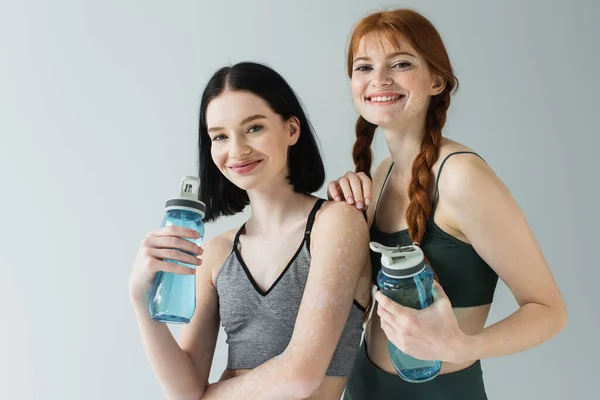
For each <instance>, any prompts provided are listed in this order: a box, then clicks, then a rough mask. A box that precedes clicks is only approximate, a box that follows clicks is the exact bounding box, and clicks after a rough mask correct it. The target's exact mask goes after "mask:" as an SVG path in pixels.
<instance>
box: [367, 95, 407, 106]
mask: <svg viewBox="0 0 600 400" xmlns="http://www.w3.org/2000/svg"><path fill="white" fill-rule="evenodd" d="M404 97H405V96H404V95H402V94H397V95H393V96H372V97H366V98H365V100H366V101H367V103H374V104H391V103H395V102H397V101H398V100H401V99H403V98H404Z"/></svg>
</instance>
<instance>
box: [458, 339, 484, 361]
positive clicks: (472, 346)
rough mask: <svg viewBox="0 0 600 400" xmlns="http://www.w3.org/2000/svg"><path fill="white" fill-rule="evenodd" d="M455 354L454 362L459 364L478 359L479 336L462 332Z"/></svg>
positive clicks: (479, 352)
mask: <svg viewBox="0 0 600 400" xmlns="http://www.w3.org/2000/svg"><path fill="white" fill-rule="evenodd" d="M456 349H457V352H456V355H455V363H457V364H461V363H464V362H467V361H472V360H478V359H479V358H480V357H481V356H480V354H481V351H480V349H481V338H480V336H479V335H477V334H474V335H467V334H464V333H463V334H462V335H461V337H460V340H459V341H458V345H457V346H456Z"/></svg>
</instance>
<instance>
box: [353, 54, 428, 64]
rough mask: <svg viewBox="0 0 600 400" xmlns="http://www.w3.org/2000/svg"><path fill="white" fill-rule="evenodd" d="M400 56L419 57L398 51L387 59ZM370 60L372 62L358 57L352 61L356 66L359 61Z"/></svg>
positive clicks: (367, 58) (366, 59) (366, 58)
mask: <svg viewBox="0 0 600 400" xmlns="http://www.w3.org/2000/svg"><path fill="white" fill-rule="evenodd" d="M398 56H410V57H412V58H417V57H415V55H414V54H412V53H409V52H408V51H397V52H395V53H392V54H390V55H389V56H387V58H394V57H398ZM370 60H371V58H370V57H358V58H355V59H354V61H352V64H354V63H355V62H357V61H370Z"/></svg>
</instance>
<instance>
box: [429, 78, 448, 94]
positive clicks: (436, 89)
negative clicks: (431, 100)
mask: <svg viewBox="0 0 600 400" xmlns="http://www.w3.org/2000/svg"><path fill="white" fill-rule="evenodd" d="M445 88H446V80H445V79H444V78H442V77H441V76H439V75H433V85H432V86H431V93H430V95H431V96H436V95H438V94H440V93H442V92H443V91H444V89H445Z"/></svg>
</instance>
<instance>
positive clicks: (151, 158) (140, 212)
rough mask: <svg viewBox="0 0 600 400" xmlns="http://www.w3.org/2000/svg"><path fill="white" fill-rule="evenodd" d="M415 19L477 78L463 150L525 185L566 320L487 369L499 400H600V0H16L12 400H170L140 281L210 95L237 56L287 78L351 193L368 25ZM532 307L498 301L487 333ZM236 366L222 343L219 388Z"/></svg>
mask: <svg viewBox="0 0 600 400" xmlns="http://www.w3.org/2000/svg"><path fill="white" fill-rule="evenodd" d="M400 5H409V6H413V7H415V8H416V9H417V10H420V11H421V12H423V13H425V14H426V15H427V16H429V17H430V18H431V19H432V20H433V21H434V23H435V24H436V25H437V27H438V28H439V30H440V31H441V33H442V35H443V38H444V39H445V42H446V44H447V47H448V50H449V53H450V55H451V58H452V61H453V63H454V66H455V68H456V72H457V74H458V77H459V79H460V83H461V89H460V91H459V94H458V95H457V97H455V100H454V103H453V106H452V108H451V111H450V116H449V123H448V126H447V128H446V130H445V134H446V135H447V136H449V137H451V138H453V139H455V140H458V141H461V142H463V143H465V144H467V145H469V146H471V147H473V148H474V149H476V150H477V151H478V152H480V154H481V155H482V156H483V157H484V158H485V159H486V160H487V161H488V162H489V164H491V166H492V167H493V168H494V169H495V171H496V172H497V173H498V175H499V176H500V177H501V178H502V179H503V180H504V181H505V182H506V184H507V185H508V186H509V187H510V189H511V191H512V193H513V195H514V196H515V198H516V200H517V201H518V203H519V204H520V205H521V207H522V209H523V211H524V212H525V214H526V216H527V218H528V220H529V222H530V224H531V226H532V228H533V231H534V233H535V235H536V237H537V239H538V240H539V243H540V245H541V247H542V249H543V251H544V253H545V254H546V256H547V259H548V261H549V264H550V267H551V269H552V272H553V273H554V275H555V277H556V279H557V281H558V284H559V285H560V288H561V290H562V292H563V294H564V296H565V299H566V302H567V306H568V309H569V315H570V319H569V323H568V326H567V327H566V329H565V330H564V331H563V332H562V333H560V335H559V336H557V337H556V338H554V339H553V340H551V341H550V342H548V343H546V344H543V345H542V346H539V347H537V348H535V349H533V350H530V351H527V352H524V353H521V354H517V355H513V356H509V357H503V358H499V359H490V360H484V361H483V367H484V371H485V372H484V374H485V380H486V385H487V388H488V391H489V397H490V399H494V400H496V399H548V400H549V399H567V398H571V397H572V396H578V397H582V398H596V397H597V396H598V395H597V394H596V393H595V387H596V385H595V382H594V380H595V378H596V371H597V367H596V365H597V360H598V356H600V353H599V351H598V348H599V346H598V345H597V337H598V325H599V324H598V321H599V317H598V315H599V314H600V313H599V312H598V309H597V299H598V295H597V292H598V290H597V288H598V283H597V282H598V279H599V278H600V272H599V268H598V257H597V249H598V245H597V241H598V237H599V235H598V231H597V226H598V225H599V223H600V220H599V212H598V209H597V200H596V194H597V191H596V187H595V186H596V185H597V183H598V179H597V178H595V177H593V176H594V175H596V174H595V173H594V172H595V171H594V169H595V168H596V164H597V162H598V157H597V156H596V154H597V150H598V145H599V144H600V141H599V139H598V131H597V124H596V121H597V108H598V105H599V102H598V100H597V93H598V89H600V87H599V86H600V85H599V79H598V64H599V61H600V60H599V56H598V44H597V38H598V37H600V28H598V25H597V20H598V17H600V13H599V8H600V7H599V5H598V2H597V1H596V0H589V1H585V0H579V1H567V0H563V1H543V0H540V1H517V0H502V1H500V0H498V1H489V0H486V1H481V0H473V1H456V0H455V1H446V0H436V1H434V0H431V1H406V2H381V1H370V2H369V1H364V0H361V1H348V0H337V1H322V0H320V1H307V0H302V1H300V0H298V1H217V0H213V1H210V2H208V1H170V2H167V1H157V0H146V1H134V0H120V1H114V0H111V1H90V0H88V1H81V0H72V1H67V0H55V1H51V2H50V1H41V0H38V1H32V0H28V1H24V0H13V1H10V0H8V1H7V0H0V113H1V114H0V133H1V142H0V174H1V181H0V182H1V188H2V195H1V196H0V201H1V203H0V205H1V207H0V209H1V210H2V213H3V218H2V223H1V228H0V246H1V249H0V265H1V268H2V270H1V275H0V304H1V305H2V306H1V316H0V319H1V321H2V322H1V323H0V324H1V325H0V338H1V340H0V398H2V399H11V400H20V399H36V400H37V399H48V400H66V399H68V400H76V399H86V400H95V399H98V400H99V399H103V400H104V399H160V398H162V395H161V393H160V390H159V386H158V384H157V383H156V381H155V379H154V377H153V375H152V372H151V370H150V368H149V366H148V364H147V362H146V359H145V356H144V354H143V352H142V347H141V344H140V340H139V335H138V332H137V327H136V322H135V319H134V316H133V313H132V310H131V307H130V305H129V303H128V297H127V282H128V276H129V271H130V268H131V264H132V262H133V260H134V256H135V254H136V251H137V248H138V245H139V244H140V241H141V239H142V238H143V236H144V235H145V234H146V232H147V231H149V230H152V229H155V228H156V227H157V226H158V224H159V222H160V219H161V218H162V213H163V204H164V201H165V199H166V198H167V197H169V196H171V195H173V194H174V193H175V192H176V191H177V189H178V185H179V179H180V177H181V176H182V175H185V174H193V173H195V171H196V152H197V150H196V129H197V122H196V121H197V107H198V104H199V97H200V92H201V90H202V87H203V85H204V83H205V82H206V80H207V79H208V77H209V76H210V74H211V73H212V72H213V71H214V70H215V69H216V68H217V67H220V66H221V65H223V64H227V63H232V62H236V61H240V60H246V59H252V60H256V61H261V62H266V63H268V64H270V65H271V66H273V67H274V68H276V69H277V70H278V71H280V72H281V73H282V74H283V75H284V76H285V77H286V78H287V79H288V81H289V82H290V83H291V84H292V86H293V87H294V88H295V89H296V90H297V92H298V94H299V95H300V97H301V99H302V100H303V102H304V104H305V106H306V108H307V110H308V113H309V116H310V117H311V118H312V122H313V124H314V126H315V128H316V130H317V132H318V135H319V138H320V142H321V145H322V149H323V151H324V157H325V162H326V168H327V173H328V175H327V177H328V180H330V179H334V178H336V177H337V176H339V175H340V174H342V173H343V172H344V171H346V170H347V169H350V168H352V164H351V157H350V150H351V146H352V143H353V125H354V121H355V117H356V112H355V110H354V108H353V105H352V102H351V98H350V95H349V82H348V79H347V77H346V75H345V66H344V60H345V47H346V43H347V38H348V33H349V31H350V28H351V25H352V24H353V23H354V22H355V21H356V20H358V19H359V18H360V17H362V16H363V15H364V14H365V13H367V12H370V11H374V10H377V9H380V8H382V7H384V6H400ZM386 155H387V149H386V147H385V143H384V142H383V140H382V138H381V137H378V139H377V141H376V157H377V160H381V159H382V158H384V157H385V156H386ZM319 194H320V195H325V192H324V190H321V191H320V192H319ZM247 216H248V215H247V214H243V215H239V216H237V217H235V218H230V219H224V220H222V221H219V222H218V223H215V224H211V225H208V226H207V237H212V236H214V235H216V234H217V233H219V232H222V231H224V230H226V229H229V228H232V227H234V226H237V225H239V224H240V223H241V221H243V220H244V219H246V218H247ZM529 279H532V280H533V279H536V277H535V276H530V277H529ZM515 308H516V303H515V301H514V300H513V298H512V297H511V295H510V292H509V291H508V290H507V289H506V287H505V286H503V285H502V284H501V285H500V287H499V288H498V291H497V295H496V299H495V302H494V305H493V307H492V313H491V318H490V323H491V322H494V321H497V320H499V319H501V318H503V317H504V316H506V315H508V314H509V313H511V312H513V311H514V310H515ZM173 331H174V333H175V334H178V332H179V331H178V329H177V328H174V329H173ZM515 335H518V332H515ZM225 358H226V349H225V346H224V337H223V335H222V334H221V335H220V337H219V345H218V347H217V354H216V356H215V362H214V370H213V373H212V374H211V377H212V379H215V378H216V377H217V376H218V374H219V373H220V372H221V371H222V369H223V368H224V365H225Z"/></svg>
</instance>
